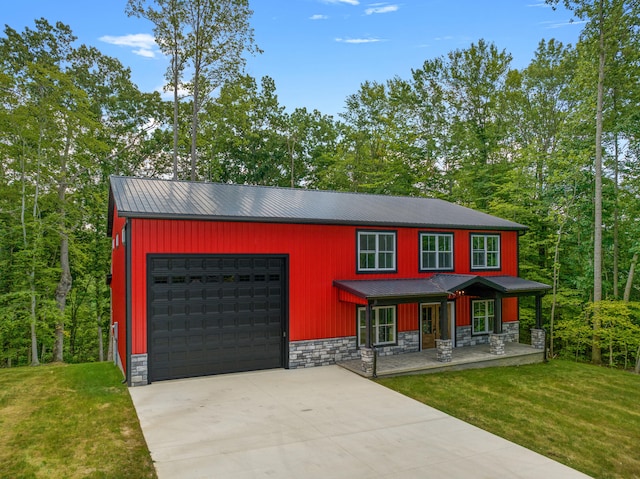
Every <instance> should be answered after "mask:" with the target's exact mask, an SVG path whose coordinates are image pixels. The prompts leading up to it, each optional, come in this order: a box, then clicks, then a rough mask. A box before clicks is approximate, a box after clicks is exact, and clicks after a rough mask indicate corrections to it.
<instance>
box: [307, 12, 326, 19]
mask: <svg viewBox="0 0 640 479" xmlns="http://www.w3.org/2000/svg"><path fill="white" fill-rule="evenodd" d="M327 18H329V17H328V16H326V15H320V14H319V13H316V14H315V15H311V16H310V17H309V20H326V19H327Z"/></svg>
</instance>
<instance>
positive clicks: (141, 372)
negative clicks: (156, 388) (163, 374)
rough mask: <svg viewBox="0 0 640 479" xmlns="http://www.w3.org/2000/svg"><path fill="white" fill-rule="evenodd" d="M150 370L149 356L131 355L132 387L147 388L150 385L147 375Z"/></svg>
mask: <svg viewBox="0 0 640 479" xmlns="http://www.w3.org/2000/svg"><path fill="white" fill-rule="evenodd" d="M148 371H149V368H148V367H147V355H146V354H132V355H131V385H132V386H146V385H147V384H149V379H148V377H147V373H148Z"/></svg>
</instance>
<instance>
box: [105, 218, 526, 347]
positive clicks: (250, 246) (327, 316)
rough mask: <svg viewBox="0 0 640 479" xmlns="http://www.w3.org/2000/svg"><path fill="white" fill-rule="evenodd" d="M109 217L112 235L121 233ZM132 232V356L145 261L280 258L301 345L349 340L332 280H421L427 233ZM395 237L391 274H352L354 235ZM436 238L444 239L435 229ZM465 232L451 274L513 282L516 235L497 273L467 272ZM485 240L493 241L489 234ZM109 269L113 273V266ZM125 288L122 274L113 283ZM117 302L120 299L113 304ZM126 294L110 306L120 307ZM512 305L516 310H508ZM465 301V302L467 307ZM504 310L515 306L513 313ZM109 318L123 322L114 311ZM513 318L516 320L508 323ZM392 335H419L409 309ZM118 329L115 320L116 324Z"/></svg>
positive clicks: (143, 301) (141, 319)
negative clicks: (150, 257) (160, 256)
mask: <svg viewBox="0 0 640 479" xmlns="http://www.w3.org/2000/svg"><path fill="white" fill-rule="evenodd" d="M120 221H121V219H119V218H118V217H117V216H115V219H114V228H113V232H114V233H113V234H114V235H115V234H116V232H118V230H121V229H122V226H120V223H119V222H120ZM128 227H129V228H130V229H131V245H130V247H131V261H132V264H131V283H132V284H131V298H132V305H131V308H132V309H131V316H132V331H131V333H132V351H131V352H132V353H133V354H141V353H145V352H147V298H146V296H147V285H146V278H147V271H146V267H147V254H150V253H168V254H189V253H194V254H249V255H250V254H278V255H287V257H288V265H289V270H288V283H289V291H288V301H289V317H288V321H289V338H288V339H289V340H290V341H300V340H309V339H323V338H333V337H342V336H355V334H356V313H355V305H354V304H353V303H348V302H344V301H340V300H339V292H338V290H337V288H335V287H333V281H334V280H348V279H388V278H417V277H428V276H431V274H432V273H421V272H419V232H420V231H428V229H425V228H381V227H370V228H367V227H362V226H357V227H356V226H349V225H316V224H288V223H258V222H229V221H227V222H222V221H201V220H177V219H170V220H164V219H148V218H130V219H129V220H128ZM365 229H366V230H373V231H382V230H390V231H396V232H397V272H396V273H385V274H358V273H357V271H356V266H357V264H356V256H357V255H356V232H357V231H358V230H365ZM434 231H446V230H442V229H434ZM469 233H470V232H469V231H468V230H458V231H455V232H454V255H455V258H454V262H455V265H456V270H455V272H456V273H459V274H469V273H473V274H480V275H514V276H515V275H517V269H518V268H517V235H518V233H517V231H507V232H501V233H500V234H501V248H502V255H501V265H502V268H501V269H500V270H499V271H490V272H472V271H471V269H470V261H469V258H470V251H469V249H470V246H469ZM488 233H491V232H490V231H489V232H488ZM114 267H115V265H114ZM116 281H118V282H120V281H124V272H123V273H122V274H118V275H117V276H116V271H114V283H115V282H116ZM116 296H119V298H118V299H116ZM124 298H125V294H124V291H123V292H122V294H119V295H116V294H115V289H114V300H115V301H116V302H117V301H125V299H124ZM514 301H515V302H514ZM465 302H466V301H463V303H465ZM509 303H513V304H514V305H515V307H514V306H511V305H509ZM461 306H462V309H463V310H464V309H466V310H467V313H466V314H462V311H458V310H457V312H456V320H457V323H458V324H460V325H464V324H469V317H468V306H466V307H465V306H464V305H462V304H461ZM114 307H117V309H118V311H117V312H116V311H115V310H114V318H115V317H120V315H121V314H122V318H123V319H124V315H123V309H122V308H121V307H120V306H116V304H114ZM514 310H515V316H516V317H513V318H510V316H512V315H513V311H514ZM397 318H398V330H399V331H411V330H416V329H417V328H418V308H417V307H416V305H415V304H413V305H411V304H408V305H399V306H398V315H397ZM115 320H116V321H120V320H119V319H115ZM504 320H505V321H513V320H517V300H514V299H507V300H505V317H504Z"/></svg>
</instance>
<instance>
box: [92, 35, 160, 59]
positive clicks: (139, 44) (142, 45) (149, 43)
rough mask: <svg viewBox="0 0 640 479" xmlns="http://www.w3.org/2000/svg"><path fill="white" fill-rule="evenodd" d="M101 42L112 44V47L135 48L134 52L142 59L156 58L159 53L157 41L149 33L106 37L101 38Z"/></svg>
mask: <svg viewBox="0 0 640 479" xmlns="http://www.w3.org/2000/svg"><path fill="white" fill-rule="evenodd" d="M99 40H100V41H103V42H105V43H110V44H111V45H117V46H120V47H131V48H134V50H132V52H133V53H134V54H136V55H140V56H141V57H146V58H155V56H156V53H157V45H156V41H155V39H154V38H153V35H150V34H148V33H134V34H129V35H121V36H113V35H104V36H102V37H100V38H99Z"/></svg>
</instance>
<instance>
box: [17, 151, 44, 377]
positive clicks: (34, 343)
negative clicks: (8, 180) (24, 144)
mask: <svg viewBox="0 0 640 479" xmlns="http://www.w3.org/2000/svg"><path fill="white" fill-rule="evenodd" d="M21 181H22V200H21V201H22V202H21V208H20V223H21V225H22V240H23V244H24V247H25V249H27V248H28V247H29V240H28V238H27V224H26V220H25V215H26V209H27V192H26V178H25V164H24V159H23V160H22V178H21ZM37 191H38V183H37V182H36V192H37ZM37 201H38V198H37V196H36V198H34V202H37ZM37 211H38V210H37V208H36V206H34V218H33V219H34V221H35V220H36V218H37V216H35V215H36V214H37ZM34 255H35V251H34V252H32V253H31V257H32V262H31V271H29V273H28V275H29V294H30V299H31V310H30V317H29V326H30V330H31V365H32V366H39V365H40V361H39V359H38V337H37V335H36V320H37V318H38V317H37V314H36V305H37V303H36V283H35V266H34V262H35V261H34V260H33V256H34Z"/></svg>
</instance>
